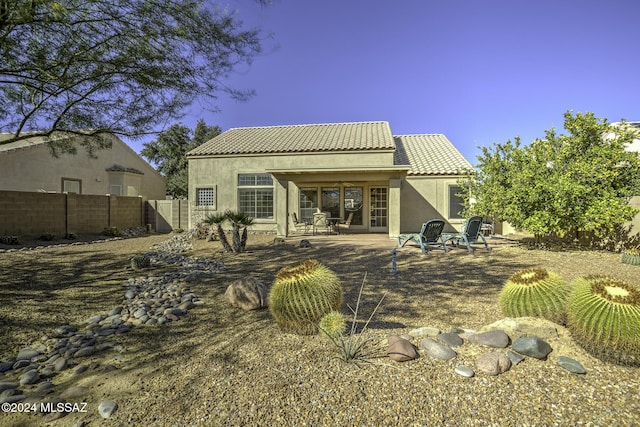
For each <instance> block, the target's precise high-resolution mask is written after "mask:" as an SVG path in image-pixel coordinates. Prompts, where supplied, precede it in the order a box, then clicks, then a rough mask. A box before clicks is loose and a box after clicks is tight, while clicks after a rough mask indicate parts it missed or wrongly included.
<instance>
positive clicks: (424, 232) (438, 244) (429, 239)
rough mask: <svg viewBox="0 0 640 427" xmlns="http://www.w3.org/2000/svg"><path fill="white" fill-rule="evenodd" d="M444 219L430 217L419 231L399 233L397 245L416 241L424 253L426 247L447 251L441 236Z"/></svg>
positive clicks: (402, 245)
mask: <svg viewBox="0 0 640 427" xmlns="http://www.w3.org/2000/svg"><path fill="white" fill-rule="evenodd" d="M443 228H444V221H443V220H441V219H432V220H429V221H427V222H425V223H424V224H422V228H421V229H420V232H419V233H409V234H401V235H399V236H398V247H399V248H402V247H404V245H406V244H407V243H409V242H414V243H417V244H418V245H419V246H420V249H422V253H423V254H424V253H426V252H427V251H428V248H440V249H444V251H445V252H449V249H448V248H447V244H446V242H445V241H444V239H443V238H442V229H443Z"/></svg>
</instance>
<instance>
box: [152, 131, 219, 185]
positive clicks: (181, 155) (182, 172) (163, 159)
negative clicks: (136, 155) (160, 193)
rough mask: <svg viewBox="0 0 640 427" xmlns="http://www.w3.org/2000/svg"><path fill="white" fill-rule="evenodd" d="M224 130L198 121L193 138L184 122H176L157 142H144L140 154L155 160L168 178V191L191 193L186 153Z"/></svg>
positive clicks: (159, 169)
mask: <svg viewBox="0 0 640 427" xmlns="http://www.w3.org/2000/svg"><path fill="white" fill-rule="evenodd" d="M221 132H222V130H221V129H220V127H218V126H207V124H206V123H205V122H204V120H199V121H198V124H197V125H196V128H195V130H194V131H193V137H191V130H190V129H189V128H188V127H186V126H184V125H173V126H171V127H169V129H167V130H166V131H164V132H160V133H159V134H158V138H157V139H156V140H154V141H151V142H148V143H144V144H143V148H142V151H141V152H140V154H141V155H142V156H143V157H145V158H146V159H147V160H149V161H150V162H153V163H155V165H156V167H157V169H158V171H160V173H162V174H163V175H164V176H165V177H167V193H169V194H170V195H172V196H174V197H186V196H187V195H188V182H189V181H188V179H189V177H188V163H187V157H186V154H187V152H189V151H190V150H193V149H194V148H196V147H198V146H200V145H202V144H203V143H205V142H207V141H208V140H210V139H211V138H213V137H215V136H217V135H219V134H220V133H221Z"/></svg>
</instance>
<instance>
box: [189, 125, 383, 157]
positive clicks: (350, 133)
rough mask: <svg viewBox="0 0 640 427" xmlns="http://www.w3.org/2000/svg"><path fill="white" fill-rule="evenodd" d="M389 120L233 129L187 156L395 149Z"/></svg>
mask: <svg viewBox="0 0 640 427" xmlns="http://www.w3.org/2000/svg"><path fill="white" fill-rule="evenodd" d="M394 148H395V144H394V142H393V136H392V134H391V128H390V127H389V123H388V122H357V123H328V124H310V125H292V126H264V127H248V128H232V129H229V130H227V131H225V132H223V133H221V134H220V135H218V136H216V137H215V138H213V139H211V140H209V141H207V142H205V143H204V144H202V145H201V146H199V147H197V148H195V149H193V150H191V151H190V152H188V153H187V156H215V155H228V154H270V153H304V152H323V151H360V150H367V151H368V150H393V149H394Z"/></svg>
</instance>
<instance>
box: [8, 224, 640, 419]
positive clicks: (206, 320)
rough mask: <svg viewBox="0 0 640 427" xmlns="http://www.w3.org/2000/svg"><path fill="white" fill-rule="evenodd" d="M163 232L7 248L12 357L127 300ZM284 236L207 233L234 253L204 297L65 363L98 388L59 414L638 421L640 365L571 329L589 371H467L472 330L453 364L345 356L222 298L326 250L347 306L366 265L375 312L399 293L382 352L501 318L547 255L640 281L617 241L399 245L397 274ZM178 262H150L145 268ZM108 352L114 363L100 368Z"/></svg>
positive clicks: (355, 255)
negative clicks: (112, 404) (602, 245)
mask: <svg viewBox="0 0 640 427" xmlns="http://www.w3.org/2000/svg"><path fill="white" fill-rule="evenodd" d="M166 238H167V236H157V235H156V236H148V237H143V238H135V239H128V240H119V241H113V242H107V243H96V244H91V245H87V246H72V247H62V248H49V249H42V250H35V251H26V252H13V253H2V254H0V301H1V302H2V304H1V305H0V328H1V329H0V361H4V360H6V359H7V358H9V357H11V356H12V355H13V356H15V354H16V353H17V351H18V350H19V349H21V348H24V347H26V346H28V345H29V343H31V342H33V341H34V340H38V339H39V338H40V336H41V335H42V334H49V333H51V331H52V330H53V329H54V328H55V327H57V326H60V325H62V324H65V323H71V324H76V325H81V323H82V322H83V321H84V320H85V319H87V318H88V317H90V316H92V315H94V314H97V313H105V312H108V311H109V310H110V309H111V308H113V307H114V306H116V305H118V304H120V303H121V302H122V295H123V292H124V291H123V287H122V283H123V282H124V281H126V279H127V278H128V277H132V275H139V274H140V273H137V272H133V271H132V270H130V269H128V268H127V266H128V259H129V257H130V256H131V255H133V254H136V253H141V252H144V251H147V250H149V249H150V247H151V245H152V244H153V243H157V242H160V241H162V240H164V239H166ZM272 239H273V238H272V237H266V236H256V235H252V236H250V237H249V250H248V252H246V253H243V254H239V255H231V254H224V253H222V252H221V250H220V245H219V243H217V242H204V241H194V245H195V248H194V249H193V250H192V251H191V252H190V253H189V254H190V255H195V256H200V257H209V258H213V259H215V260H218V261H221V262H223V263H224V265H225V267H226V270H225V271H224V272H221V273H217V274H215V275H212V276H209V277H203V278H201V279H198V280H196V281H193V282H191V283H189V286H190V289H191V291H192V292H194V293H195V294H196V295H197V296H198V297H199V298H200V299H202V300H204V302H205V304H204V305H203V306H200V307H197V308H195V309H192V310H190V311H189V314H188V315H187V316H185V317H183V318H181V319H180V320H179V321H178V322H173V323H171V324H169V325H164V326H162V327H138V328H134V329H133V330H132V332H130V333H129V334H126V335H122V336H119V337H118V340H119V343H120V344H122V346H123V347H124V348H125V349H126V351H125V352H124V353H122V354H116V353H111V352H106V353H105V354H98V355H94V356H92V357H91V358H90V359H91V361H92V362H94V363H95V365H94V366H95V367H96V368H95V369H92V370H88V371H87V372H85V373H83V374H81V375H74V374H73V372H72V370H67V371H64V372H63V373H61V374H59V375H58V376H56V377H55V378H54V379H53V382H54V383H55V384H56V392H58V391H62V390H65V389H67V388H69V387H72V386H78V385H81V386H86V387H89V390H90V392H89V393H88V394H87V395H85V396H83V397H82V398H78V399H73V400H74V401H85V402H87V404H88V405H87V409H88V411H89V412H87V413H72V414H69V415H67V416H65V417H64V418H61V419H59V420H56V421H52V422H51V423H50V425H52V426H77V425H81V424H79V423H83V422H84V423H86V424H82V425H90V426H101V425H115V426H126V425H153V426H155V425H158V426H165V425H166V426H169V425H171V426H173V425H225V426H226V425H265V426H284V425H291V426H325V425H327V426H343V425H344V426H352V425H353V426H378V425H416V426H418V425H425V426H460V425H462V426H487V425H500V426H504V425H507V426H555V425H557V426H572V425H576V426H583V425H584V426H632V425H638V424H640V379H639V373H640V372H639V370H638V368H628V367H619V366H615V365H612V364H608V363H604V362H601V361H600V360H598V359H595V358H593V357H591V356H590V355H588V354H586V353H585V352H584V351H583V350H582V349H580V348H579V347H577V346H575V345H573V344H572V343H571V342H570V341H569V342H568V343H566V342H565V343H564V345H565V347H564V349H563V351H564V353H563V354H570V355H571V356H572V357H575V358H577V359H578V360H579V361H580V362H581V363H582V364H583V365H584V367H585V368H586V369H587V371H588V372H587V374H586V375H575V374H571V373H569V372H567V371H565V370H564V369H562V368H560V367H559V366H558V365H557V364H556V363H555V359H556V357H557V355H558V354H556V352H555V351H554V352H553V353H551V355H550V356H549V360H547V361H538V360H534V359H527V360H526V361H525V362H523V363H521V364H519V365H517V366H515V367H513V368H512V369H511V370H510V371H508V372H507V373H505V374H502V375H499V376H496V377H488V376H483V375H478V376H476V377H474V378H463V377H460V376H458V375H457V374H455V373H454V371H453V369H454V368H455V366H456V365H458V364H460V363H464V364H467V365H468V366H473V364H474V360H475V357H477V355H479V354H480V351H482V349H480V348H478V347H477V346H474V345H471V344H468V345H467V344H465V347H464V348H465V350H464V351H462V352H461V353H460V355H459V356H458V358H457V359H456V360H453V361H448V362H443V361H436V360H434V359H431V358H429V357H427V356H423V357H420V358H419V359H417V360H414V361H411V362H405V363H395V362H391V361H390V360H389V359H386V358H385V357H381V358H376V359H372V360H371V361H372V362H373V363H361V364H354V363H345V362H343V361H341V360H339V359H338V358H337V356H338V352H337V350H336V349H335V348H334V347H332V345H331V344H330V343H329V342H328V341H327V340H326V339H323V338H322V337H320V336H306V337H302V336H296V335H290V334H283V333H282V332H280V331H279V329H278V328H277V326H276V325H275V323H274V322H273V321H272V319H271V317H270V315H269V313H268V311H266V310H263V311H254V312H243V311H241V310H238V309H235V308H233V307H230V306H229V305H228V304H227V303H226V301H225V300H224V291H225V289H226V287H227V285H228V284H229V283H230V282H231V281H233V280H235V279H237V278H240V277H243V276H246V275H252V276H254V277H256V278H258V279H260V280H262V281H264V282H265V283H267V284H271V283H272V282H273V279H274V276H275V273H276V272H277V271H278V269H279V268H281V267H283V266H288V265H293V264H295V263H298V262H301V261H304V260H307V259H318V260H321V261H322V262H323V263H324V264H326V265H327V266H328V267H330V268H331V269H333V270H334V271H335V272H336V273H337V274H338V276H339V277H340V278H341V280H342V281H343V284H344V287H345V305H344V306H343V309H342V311H343V312H344V313H345V314H349V313H350V312H349V309H348V308H347V306H346V304H349V305H351V306H353V305H354V304H355V301H356V299H357V294H358V289H359V287H360V284H361V283H362V280H363V277H364V274H365V272H366V274H367V276H366V282H365V288H364V289H365V290H364V293H363V301H362V302H361V305H360V313H362V316H361V317H362V318H366V317H368V315H369V314H370V313H371V311H372V310H373V309H374V307H375V305H376V304H377V302H378V301H379V299H380V298H381V297H382V295H383V294H384V293H385V292H387V294H386V296H385V298H384V301H383V303H382V305H381V306H380V308H379V310H378V312H377V313H376V314H375V316H374V318H373V320H372V322H371V323H370V324H369V328H368V329H367V330H366V331H365V336H366V337H368V338H370V339H371V340H372V343H373V344H372V350H374V351H377V354H379V355H381V356H382V355H383V354H384V349H383V346H382V345H379V344H380V343H382V342H384V340H385V339H386V337H387V336H388V335H389V334H391V333H397V334H400V333H407V332H408V331H409V330H411V329H413V328H416V327H420V326H433V327H437V328H440V329H442V330H444V331H448V330H449V329H450V328H451V327H452V326H457V327H465V328H472V329H479V328H480V327H482V326H483V325H486V324H489V323H492V322H494V321H496V320H498V319H500V318H501V317H503V316H502V315H501V313H500V309H499V305H498V294H499V292H500V289H501V287H502V284H503V283H504V282H505V281H506V280H507V278H508V277H509V276H510V275H511V274H513V273H514V272H515V271H517V270H518V269H521V268H528V267H545V268H548V269H549V270H552V271H555V272H556V273H558V274H560V275H562V276H564V277H565V278H566V279H568V280H573V279H575V278H577V277H579V276H582V275H586V274H597V273H600V274H601V273H608V274H615V275H616V276H617V277H619V278H621V279H624V280H626V281H629V282H633V283H638V282H639V281H638V279H639V278H640V274H639V272H640V269H639V268H638V267H633V266H628V265H623V264H620V262H619V255H617V254H612V253H606V252H590V251H562V252H552V251H539V250H526V249H521V248H518V247H504V248H500V249H499V250H494V251H492V252H490V253H487V252H484V251H477V252H476V253H475V254H467V253H466V251H465V250H454V251H452V253H449V254H443V253H441V252H434V253H432V254H429V255H428V256H422V255H420V254H419V253H418V252H415V251H406V252H402V253H400V254H399V255H398V270H399V273H398V274H396V275H390V274H389V268H390V256H389V253H388V252H387V249H388V248H384V249H372V248H365V247H359V248H336V247H324V248H323V247H319V246H318V247H313V248H310V249H301V248H297V247H295V246H293V245H287V244H285V245H273V244H271V241H272ZM54 243H59V242H54ZM168 268H169V267H166V266H164V267H158V266H152V268H151V269H150V270H147V271H146V274H156V273H159V272H162V271H165V270H166V269H168ZM361 324H362V322H360V325H361ZM560 330H561V331H564V329H563V328H560ZM416 344H417V342H416ZM106 366H115V367H116V368H117V369H115V370H108V369H102V367H106ZM0 381H3V377H2V376H1V375H0ZM105 399H110V400H114V401H116V402H117V403H118V406H119V408H118V410H117V412H116V413H115V414H114V415H112V416H111V418H109V419H108V420H102V419H101V418H100V417H99V415H98V414H97V406H98V404H99V403H100V402H101V401H102V400H105ZM0 425H20V426H30V425H34V426H36V425H37V426H40V425H48V424H47V423H46V422H45V419H44V417H43V416H42V415H41V414H22V415H17V414H0Z"/></svg>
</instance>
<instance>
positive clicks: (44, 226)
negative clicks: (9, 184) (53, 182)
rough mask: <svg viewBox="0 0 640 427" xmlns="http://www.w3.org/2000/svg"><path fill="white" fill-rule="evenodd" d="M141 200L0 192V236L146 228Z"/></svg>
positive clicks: (117, 197) (137, 198)
mask: <svg viewBox="0 0 640 427" xmlns="http://www.w3.org/2000/svg"><path fill="white" fill-rule="evenodd" d="M144 210H145V202H144V201H143V199H142V198H141V197H124V196H109V195H105V196H95V195H88V194H73V193H72V194H64V193H62V194H61V193H37V192H23V191H0V236H35V235H40V234H43V233H53V234H65V233H90V234H98V233H101V232H102V231H103V230H104V229H105V228H107V227H118V228H120V229H123V228H129V227H140V226H144V225H145V224H144V216H145V215H144Z"/></svg>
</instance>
